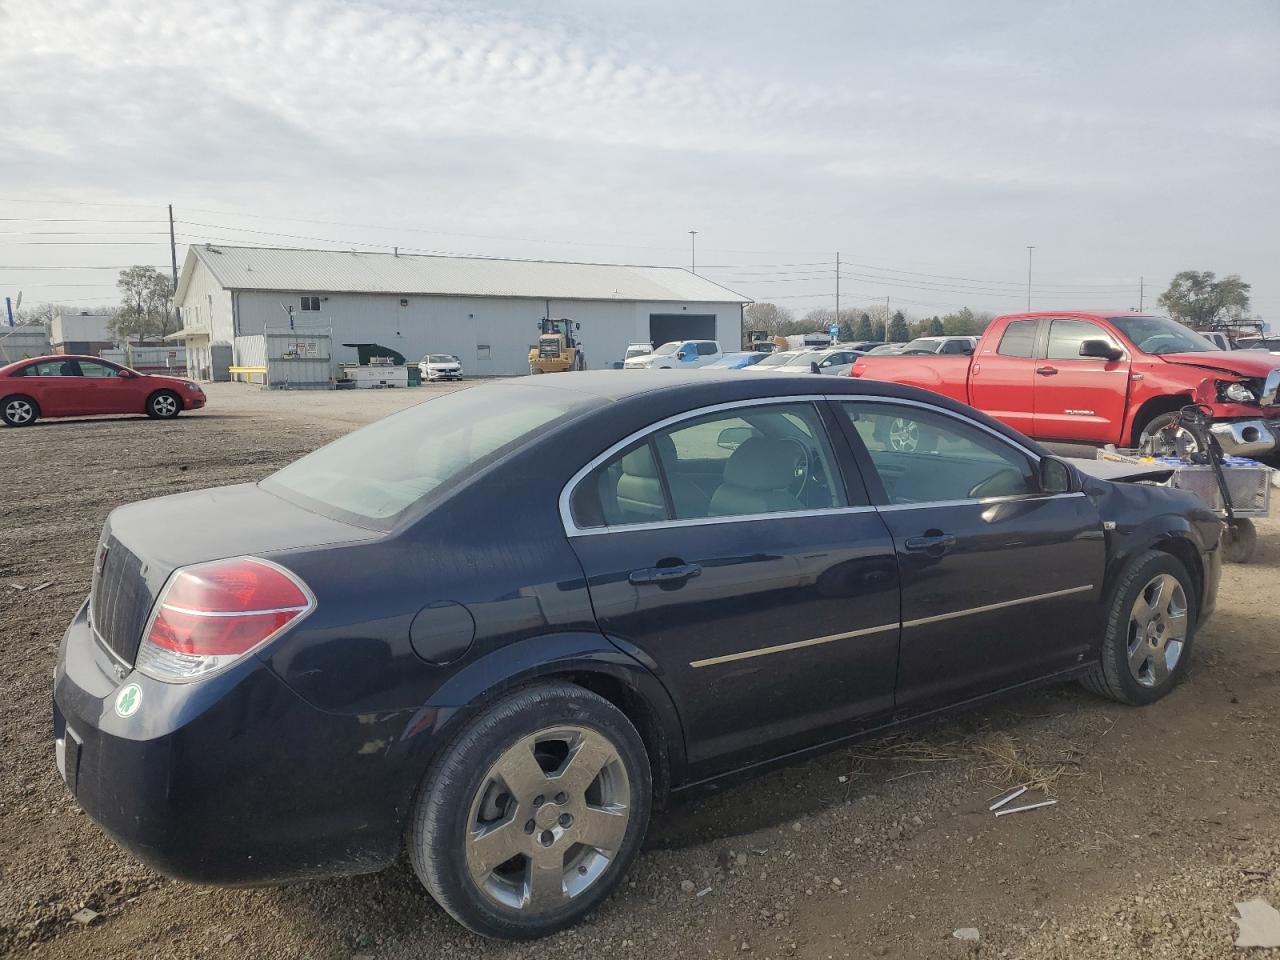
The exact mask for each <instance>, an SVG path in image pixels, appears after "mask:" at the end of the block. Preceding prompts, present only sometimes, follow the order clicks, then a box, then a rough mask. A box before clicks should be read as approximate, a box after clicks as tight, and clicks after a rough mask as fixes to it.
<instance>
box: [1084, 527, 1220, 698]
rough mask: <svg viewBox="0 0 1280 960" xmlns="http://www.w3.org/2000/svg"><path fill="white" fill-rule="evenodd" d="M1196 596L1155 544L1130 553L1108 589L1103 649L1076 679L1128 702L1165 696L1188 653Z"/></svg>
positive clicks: (1176, 564) (1183, 668) (1176, 565)
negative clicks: (1087, 668) (1111, 588)
mask: <svg viewBox="0 0 1280 960" xmlns="http://www.w3.org/2000/svg"><path fill="white" fill-rule="evenodd" d="M1197 599H1198V598H1197V597H1196V594H1195V587H1194V584H1193V583H1192V580H1191V576H1190V575H1189V574H1188V573H1187V570H1186V568H1185V567H1184V566H1183V565H1182V564H1181V563H1180V562H1179V561H1178V559H1177V558H1176V557H1174V556H1172V555H1171V554H1168V553H1163V552H1161V551H1159V550H1148V551H1146V552H1145V553H1141V554H1139V555H1138V556H1136V557H1134V558H1133V559H1132V560H1131V561H1130V562H1129V564H1128V565H1127V566H1126V567H1125V568H1124V569H1123V570H1122V571H1121V572H1120V576H1119V579H1118V581H1117V583H1116V585H1115V587H1114V589H1113V590H1112V592H1111V599H1110V603H1109V606H1108V608H1107V612H1106V616H1107V619H1106V624H1105V627H1104V632H1103V637H1102V652H1101V653H1102V655H1101V657H1100V658H1099V660H1098V662H1097V663H1095V664H1094V665H1093V667H1092V669H1091V670H1090V672H1089V673H1088V674H1086V675H1085V676H1084V677H1083V678H1081V683H1083V684H1084V686H1085V688H1086V689H1088V690H1090V691H1091V692H1093V693H1096V694H1097V695H1098V696H1100V697H1107V698H1108V699H1111V700H1117V701H1119V702H1120V703H1127V704H1131V705H1133V706H1145V705H1146V704H1148V703H1155V702H1156V701H1157V700H1159V699H1160V698H1162V697H1163V696H1165V694H1167V693H1168V692H1169V691H1170V690H1172V689H1173V688H1174V687H1175V686H1177V684H1178V682H1179V681H1181V679H1182V677H1183V674H1185V673H1186V671H1187V663H1188V662H1189V661H1190V659H1191V648H1192V645H1193V641H1194V639H1195V629H1196V616H1197V610H1198V607H1197Z"/></svg>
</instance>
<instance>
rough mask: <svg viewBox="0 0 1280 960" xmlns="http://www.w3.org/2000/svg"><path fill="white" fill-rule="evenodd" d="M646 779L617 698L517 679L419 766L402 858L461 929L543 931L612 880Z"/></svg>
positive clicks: (643, 817)
mask: <svg viewBox="0 0 1280 960" xmlns="http://www.w3.org/2000/svg"><path fill="white" fill-rule="evenodd" d="M652 789H653V787H652V780H651V774H650V769H649V758H648V755H647V753H646V752H645V747H644V741H643V740H641V738H640V735H639V734H638V733H637V732H636V728H635V727H634V726H633V725H632V724H631V722H630V720H628V719H627V717H626V716H625V715H624V714H623V713H622V712H621V711H620V710H619V709H618V708H617V707H615V706H614V705H613V704H612V703H610V702H609V701H607V700H605V699H604V698H602V697H600V696H598V695H596V694H594V693H592V692H590V691H588V690H585V689H583V688H582V687H578V686H576V685H573V684H569V683H544V684H538V685H536V686H531V687H526V688H524V689H521V690H517V691H516V692H514V693H511V694H509V695H508V696H506V697H504V698H503V699H501V700H499V701H497V702H496V703H494V704H493V705H492V706H491V707H489V708H488V709H487V710H485V711H483V712H481V713H480V714H479V715H478V716H476V718H475V719H474V720H472V721H471V722H470V723H469V724H468V725H467V727H466V728H465V729H464V730H463V731H462V732H461V733H459V734H458V735H457V736H456V737H455V738H454V739H453V740H452V741H451V743H450V744H449V746H448V747H446V748H445V750H444V751H443V753H442V754H441V755H440V756H439V757H438V758H437V759H436V761H435V763H434V764H433V765H432V767H431V769H430V770H429V771H428V772H427V774H426V777H425V779H424V780H423V785H422V788H421V790H420V792H419V795H418V799H417V801H416V804H415V807H414V810H413V813H412V815H411V819H410V823H409V833H408V840H409V855H410V859H411V861H412V863H413V868H414V871H415V872H416V873H417V875H418V878H419V879H420V880H421V881H422V883H423V885H424V886H425V887H426V888H427V890H428V892H430V894H431V895H432V897H434V898H435V900H436V901H437V902H438V903H439V904H440V905H441V906H442V907H444V909H445V910H447V911H448V912H449V913H450V914H451V915H452V916H453V917H454V918H455V919H456V920H458V921H460V922H461V923H463V924H464V925H466V926H467V927H469V928H470V929H472V930H474V931H476V932H477V933H480V934H483V935H485V936H490V937H500V938H503V939H508V940H527V939H532V938H535V937H543V936H546V935H547V934H550V933H553V932H555V931H556V930H560V929H563V928H564V927H567V926H569V925H570V924H572V923H574V922H575V921H577V920H578V919H579V918H580V917H582V916H583V915H584V914H585V913H587V912H588V911H589V910H591V909H592V908H593V907H594V906H596V905H597V904H598V903H600V901H602V900H603V899H604V898H605V897H607V896H608V895H609V893H610V892H611V891H612V890H613V889H614V888H615V887H616V886H617V884H618V883H619V881H620V880H621V879H622V876H623V874H624V873H625V871H626V869H627V867H628V866H630V864H631V861H632V860H634V859H635V856H636V854H637V853H638V851H639V849H640V841H641V840H642V838H643V836H644V831H645V828H646V826H647V825H648V820H649V808H650V804H651V800H652V797H651V794H652Z"/></svg>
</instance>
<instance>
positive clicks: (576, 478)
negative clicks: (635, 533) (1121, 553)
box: [559, 393, 1084, 537]
mask: <svg viewBox="0 0 1280 960" xmlns="http://www.w3.org/2000/svg"><path fill="white" fill-rule="evenodd" d="M820 400H825V401H828V402H832V403H854V402H867V403H887V404H897V405H899V406H907V407H919V408H920V409H921V410H926V411H929V412H934V413H938V414H940V415H942V416H944V417H949V418H951V419H952V420H956V421H958V422H960V423H963V424H967V425H969V426H971V427H976V428H977V429H979V430H981V431H983V432H984V433H987V434H988V435H990V436H992V437H994V438H995V439H996V440H998V441H1000V442H1002V443H1005V444H1007V445H1008V446H1010V447H1012V448H1013V449H1015V450H1017V451H1019V452H1020V453H1022V454H1023V455H1024V456H1027V457H1030V458H1031V460H1032V462H1033V463H1035V464H1039V463H1040V460H1041V459H1042V457H1041V455H1040V454H1038V453H1036V452H1035V451H1034V450H1031V449H1029V448H1028V447H1024V446H1023V445H1022V444H1020V443H1018V442H1017V441H1016V440H1011V439H1010V438H1009V437H1006V436H1005V435H1004V434H1003V433H1001V432H1000V431H998V430H994V429H992V428H991V427H989V426H987V425H986V424H985V423H979V422H978V421H977V420H973V419H971V418H969V417H966V416H964V415H963V414H960V413H956V412H955V411H952V410H947V409H946V408H944V407H940V406H937V405H935V404H932V403H925V402H923V401H921V400H911V399H907V398H902V397H881V396H872V395H868V394H859V393H852V394H850V393H837V394H816V393H813V394H797V395H793V396H780V397H752V398H750V399H748V400H731V401H727V402H725V403H714V404H709V405H707V406H704V407H698V408H696V409H694V410H687V411H685V412H683V413H677V414H673V415H672V416H669V417H666V418H664V419H662V420H659V421H658V422H656V423H651V424H649V425H648V426H646V427H643V428H642V429H640V430H636V431H635V432H633V433H631V434H629V435H628V436H626V437H624V438H623V439H621V440H619V441H617V442H616V443H614V444H612V445H611V446H609V447H608V448H607V449H605V450H604V452H603V453H600V454H597V455H596V456H595V457H593V458H591V460H589V461H587V464H586V466H584V467H582V468H581V469H579V470H578V471H577V472H576V473H574V475H573V476H572V477H570V478H569V480H568V482H567V483H565V485H564V486H563V487H562V488H561V490H560V499H559V506H560V522H561V523H562V524H563V526H564V532H565V536H568V537H590V536H599V535H600V534H605V533H618V532H621V531H629V530H663V529H667V528H671V527H696V526H708V525H711V524H717V523H739V522H741V523H750V522H753V521H757V520H769V519H777V518H779V517H815V516H832V515H840V514H848V513H868V512H871V511H874V510H919V509H923V508H927V507H939V506H941V507H946V506H963V505H973V504H987V503H1000V502H1003V501H1014V500H1052V499H1058V498H1062V497H1082V496H1084V493H1083V492H1077V493H1055V494H1048V495H1045V494H1023V495H1017V496H1008V497H986V498H981V499H976V498H975V499H965V500H938V501H932V502H929V503H911V504H883V505H880V506H876V505H866V506H852V507H849V506H846V507H823V508H819V509H814V510H794V511H790V512H786V513H752V514H740V515H737V516H725V517H695V518H690V519H687V520H654V521H651V522H649V523H628V524H620V525H618V526H613V527H610V526H600V527H579V526H578V525H577V523H576V522H575V521H574V519H573V511H572V507H571V503H572V500H573V492H574V490H575V489H576V488H577V486H578V484H579V483H581V482H582V481H583V480H584V479H585V478H586V476H587V475H588V474H590V473H591V471H592V470H594V469H595V468H596V467H598V466H600V464H602V463H604V462H605V461H606V460H608V459H609V458H610V457H612V456H613V455H614V454H616V453H617V452H618V451H620V450H622V449H624V448H626V447H628V446H630V445H631V444H633V443H635V442H637V441H638V440H642V439H644V438H645V437H648V436H649V435H651V434H653V433H656V432H657V431H659V430H662V429H664V428H666V427H669V426H671V425H672V424H675V423H680V422H681V421H683V420H691V419H694V418H696V417H701V416H704V415H706V414H711V413H719V412H721V411H724V410H735V409H739V408H742V407H759V406H773V405H778V404H787V403H816V402H818V401H820ZM823 427H824V429H825V424H824V425H823Z"/></svg>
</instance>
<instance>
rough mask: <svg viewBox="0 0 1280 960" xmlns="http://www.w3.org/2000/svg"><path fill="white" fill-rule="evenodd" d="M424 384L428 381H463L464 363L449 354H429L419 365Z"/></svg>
mask: <svg viewBox="0 0 1280 960" xmlns="http://www.w3.org/2000/svg"><path fill="white" fill-rule="evenodd" d="M418 369H419V370H420V371H421V372H422V380H423V382H424V383H425V382H427V381H428V380H461V379H462V361H461V360H459V359H458V358H457V357H454V356H450V355H449V354H447V353H429V354H427V355H426V356H425V357H423V358H422V362H421V363H419V364H418Z"/></svg>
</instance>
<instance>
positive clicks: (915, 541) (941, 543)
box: [906, 533, 956, 556]
mask: <svg viewBox="0 0 1280 960" xmlns="http://www.w3.org/2000/svg"><path fill="white" fill-rule="evenodd" d="M955 545H956V538H955V537H953V536H952V535H951V534H949V533H937V534H931V535H929V536H926V537H907V541H906V548H907V549H908V550H910V551H911V552H913V553H928V554H932V555H933V556H942V554H944V553H946V552H947V551H948V550H950V549H951V548H952V547H954V546H955Z"/></svg>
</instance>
